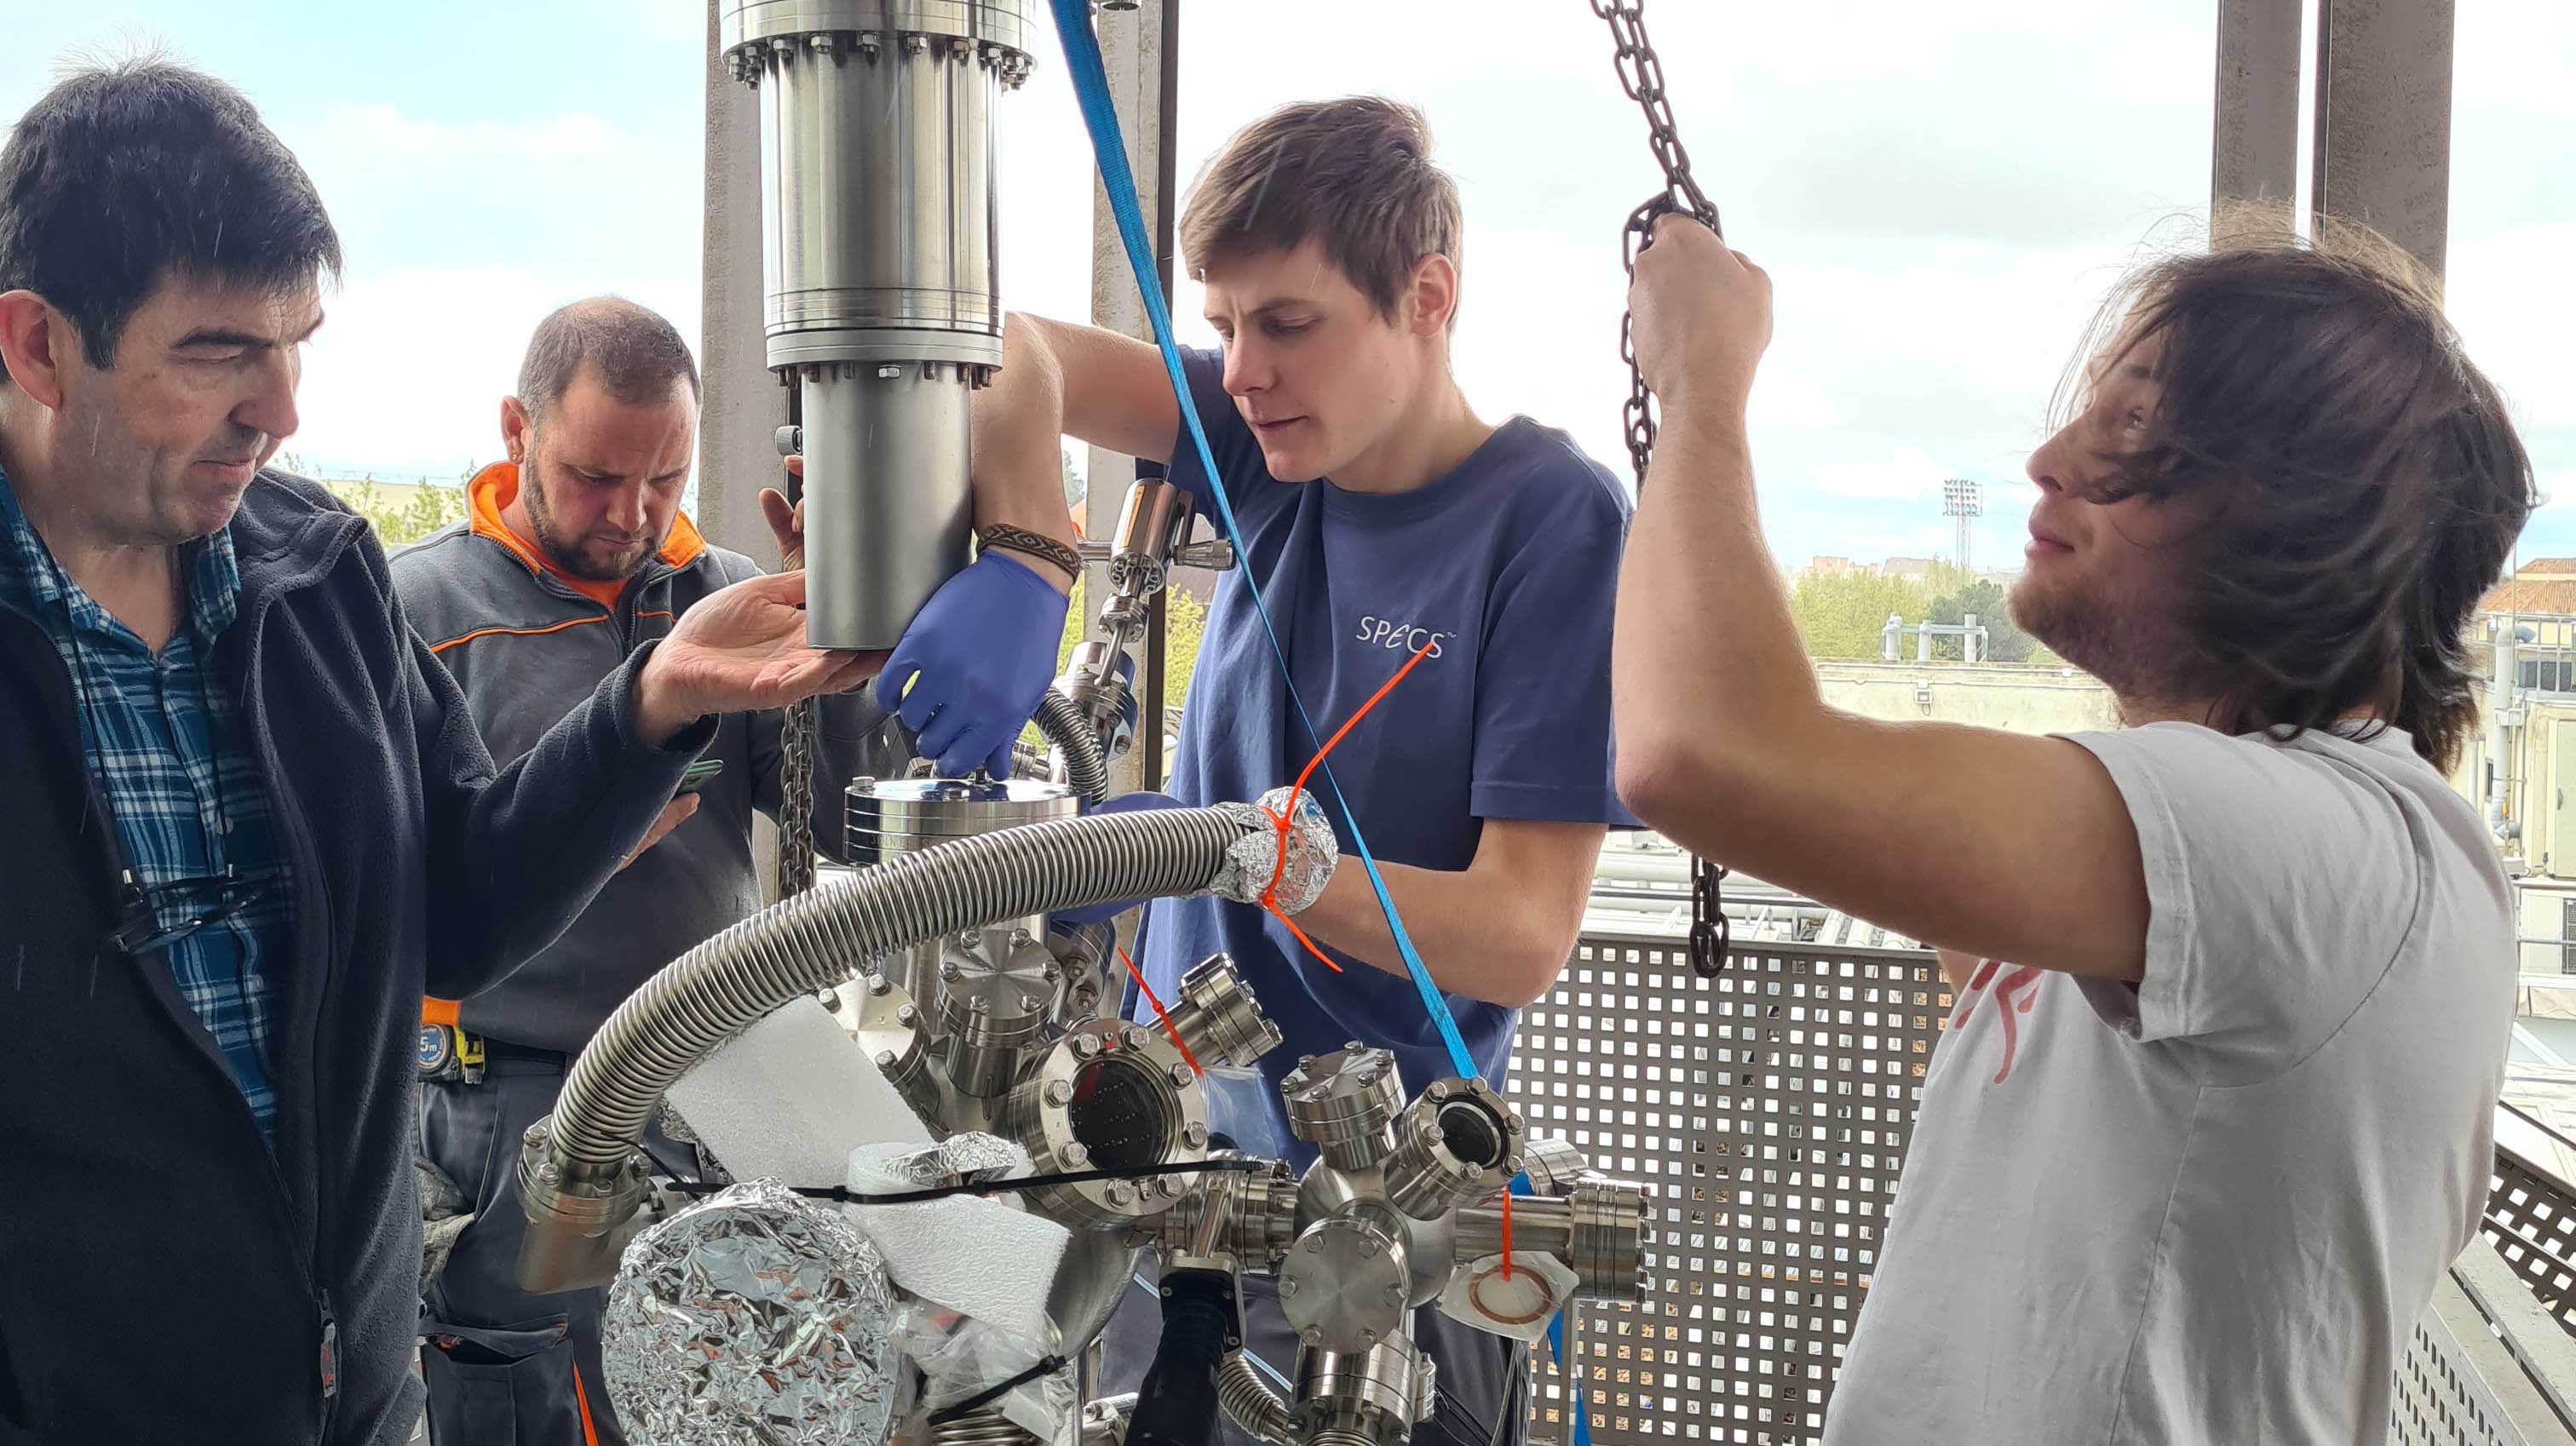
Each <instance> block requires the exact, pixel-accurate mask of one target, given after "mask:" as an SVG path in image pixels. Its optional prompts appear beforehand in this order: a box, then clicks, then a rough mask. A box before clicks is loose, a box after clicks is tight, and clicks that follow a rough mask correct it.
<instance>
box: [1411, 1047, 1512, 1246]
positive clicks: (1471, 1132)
mask: <svg viewBox="0 0 2576 1446" xmlns="http://www.w3.org/2000/svg"><path fill="white" fill-rule="evenodd" d="M1522 1133H1523V1126H1522V1124H1521V1117H1520V1115H1519V1113H1518V1112H1517V1111H1515V1110H1513V1109H1512V1107H1511V1106H1510V1105H1508V1104H1506V1103H1504V1102H1503V1097H1502V1096H1500V1095H1498V1094H1495V1093H1494V1091H1493V1088H1492V1087H1491V1086H1489V1085H1487V1084H1486V1083H1485V1082H1484V1081H1483V1080H1481V1079H1445V1080H1433V1081H1432V1082H1431V1084H1430V1086H1429V1087H1428V1088H1426V1089H1425V1090H1423V1092H1422V1097H1421V1098H1420V1099H1417V1100H1415V1101H1414V1102H1413V1103H1412V1105H1411V1106H1410V1107H1408V1108H1407V1109H1406V1110H1405V1112H1404V1117H1403V1118H1402V1119H1400V1120H1398V1121H1397V1122H1396V1127H1395V1140H1396V1144H1395V1153H1394V1154H1393V1155H1392V1156H1390V1157H1388V1159H1387V1162H1386V1196H1387V1199H1388V1200H1390V1201H1392V1202H1393V1203H1394V1205H1395V1208H1397V1209H1398V1210H1401V1211H1403V1212H1404V1213H1405V1214H1407V1215H1410V1216H1412V1217H1413V1218H1415V1219H1417V1220H1432V1219H1437V1218H1439V1217H1441V1216H1444V1215H1446V1214H1448V1213H1449V1212H1450V1211H1451V1210H1453V1209H1455V1208H1457V1207H1458V1206H1460V1205H1464V1204H1466V1203H1468V1202H1469V1201H1471V1200H1481V1199H1483V1198H1485V1197H1486V1196H1488V1195H1491V1194H1493V1193H1494V1192H1495V1191H1497V1190H1500V1189H1501V1188H1503V1185H1504V1182H1506V1181H1508V1180H1510V1179H1511V1178H1512V1177H1513V1176H1514V1175H1517V1174H1519V1173H1520V1172H1521V1138H1522Z"/></svg>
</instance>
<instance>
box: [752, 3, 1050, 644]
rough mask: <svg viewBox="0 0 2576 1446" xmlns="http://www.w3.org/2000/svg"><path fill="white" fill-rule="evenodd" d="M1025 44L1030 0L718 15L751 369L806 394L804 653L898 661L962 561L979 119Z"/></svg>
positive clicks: (983, 288) (988, 349)
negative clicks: (744, 171)
mask: <svg viewBox="0 0 2576 1446" xmlns="http://www.w3.org/2000/svg"><path fill="white" fill-rule="evenodd" d="M895 37H900V43H888V42H892V41H894V39H895ZM1031 40H1032V36H1031V34H1030V24H1029V14H1028V6H1027V0H724V3H722V4H721V5H720V6H719V9H718V17H717V48H718V50H719V51H720V52H721V53H722V54H723V55H724V56H725V58H726V65H727V68H728V70H729V71H730V72H731V73H732V74H734V75H735V76H737V77H738V78H739V79H740V80H742V81H743V82H744V83H745V84H748V85H750V86H752V87H753V88H755V89H756V90H757V91H758V92H759V93H760V154H761V202H762V206H761V210H762V220H761V241H762V255H763V267H762V270H763V282H764V290H765V292H766V296H767V301H766V307H765V310H766V318H765V320H766V329H767V332H768V358H767V359H768V363H769V365H770V367H771V369H772V370H774V371H776V372H778V373H779V375H780V377H781V378H782V379H783V380H786V381H789V382H791V383H792V384H794V385H796V386H798V387H799V388H800V389H801V395H800V401H801V408H800V422H801V428H802V433H803V447H804V452H805V484H804V485H805V498H806V522H805V533H806V537H807V539H808V542H807V552H806V556H807V565H808V578H807V592H806V636H807V639H808V641H810V642H812V643H813V644H814V645H815V646H817V647H834V648H888V647H892V646H894V644H895V642H896V641H897V640H898V639H899V638H900V637H901V636H902V634H903V630H904V627H905V625H906V624H907V623H909V622H910V621H911V619H912V615H913V614H914V613H915V612H916V611H918V610H919V609H920V607H921V605H922V604H923V603H924V602H926V601H928V600H929V598H930V595H931V593H933V592H935V591H936V590H937V589H938V587H939V585H940V584H941V583H943V582H945V581H947V579H948V578H949V577H950V576H951V575H952V574H954V573H955V572H956V571H957V570H958V569H960V568H962V567H964V566H965V565H966V550H967V539H968V530H969V521H970V511H969V503H968V490H967V451H968V412H969V401H968V399H969V397H970V395H971V394H972V391H973V389H974V388H976V387H978V386H981V385H983V384H984V383H985V382H986V381H987V380H989V378H990V377H991V374H992V372H993V369H994V368H996V367H998V366H1000V365H1001V361H1002V308H1001V303H1000V299H999V286H998V274H999V273H998V268H997V266H996V262H995V254H994V247H993V232H994V206H995V195H996V188H995V186H994V184H993V176H994V171H993V149H994V147H993V128H992V114H993V111H994V108H995V106H996V105H997V103H998V100H999V96H1000V92H1001V91H1002V90H1004V89H1008V88H1015V87H1017V86H1018V85H1019V83H1020V82H1021V81H1022V80H1024V79H1025V78H1026V77H1027V75H1028V73H1029V70H1030V65H1031V62H1030V54H1031Z"/></svg>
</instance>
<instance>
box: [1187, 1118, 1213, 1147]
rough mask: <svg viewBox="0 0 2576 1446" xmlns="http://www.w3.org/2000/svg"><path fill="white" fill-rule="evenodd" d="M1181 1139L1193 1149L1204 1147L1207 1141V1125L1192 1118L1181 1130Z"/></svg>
mask: <svg viewBox="0 0 2576 1446" xmlns="http://www.w3.org/2000/svg"><path fill="white" fill-rule="evenodd" d="M1181 1141H1182V1143H1184V1144H1186V1145H1188V1146H1189V1147H1190V1148H1191V1149H1193V1150H1199V1149H1205V1148H1206V1147H1207V1142H1208V1127H1207V1126H1205V1125H1203V1124H1200V1123H1199V1122H1198V1121H1196V1120H1192V1121H1191V1122H1190V1123H1189V1125H1188V1127H1187V1128H1185V1129H1183V1130H1182V1131H1181Z"/></svg>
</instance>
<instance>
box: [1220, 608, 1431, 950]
mask: <svg viewBox="0 0 2576 1446" xmlns="http://www.w3.org/2000/svg"><path fill="white" fill-rule="evenodd" d="M1438 641H1439V639H1437V638H1433V639H1431V640H1429V641H1427V642H1425V643H1424V644H1423V645H1422V646H1421V647H1418V648H1416V649H1414V650H1413V656H1412V657H1410V658H1407V659H1405V660H1404V666H1403V667H1401V668H1398V669H1396V670H1395V676H1394V677H1391V678H1389V679H1387V680H1386V681H1385V682H1383V683H1380V684H1378V687H1377V691H1376V692H1374V693H1371V694H1369V696H1368V701H1367V702H1365V703H1362V704H1361V705H1360V706H1359V707H1358V708H1357V709H1356V710H1354V711H1353V712H1352V714H1351V716H1350V717H1349V718H1348V719H1347V720H1345V721H1344V722H1343V724H1342V726H1341V727H1339V728H1336V729H1334V730H1333V736H1332V737H1330V738H1327V739H1325V740H1324V746H1323V747H1321V748H1318V749H1316V750H1315V756H1314V757H1312V758H1309V759H1307V760H1306V767H1305V768H1304V769H1303V770H1302V771H1300V772H1299V773H1298V775H1297V781H1296V782H1295V783H1294V784H1292V785H1290V786H1289V789H1288V806H1287V808H1286V809H1285V810H1284V811H1283V812H1280V813H1274V814H1271V815H1270V817H1271V820H1272V821H1273V822H1275V823H1277V824H1278V825H1279V844H1280V847H1279V851H1278V852H1279V858H1278V861H1277V862H1275V863H1273V864H1272V865H1271V866H1270V886H1269V887H1268V888H1266V889H1263V890H1262V891H1261V902H1262V903H1263V904H1264V905H1265V906H1267V907H1268V908H1269V909H1270V911H1271V912H1272V913H1274V914H1279V918H1280V921H1281V922H1283V923H1285V922H1286V921H1287V918H1288V916H1287V915H1286V914H1284V913H1280V911H1279V906H1278V905H1277V904H1276V903H1275V902H1273V900H1274V899H1276V897H1277V896H1278V893H1279V876H1280V875H1281V874H1283V873H1285V872H1287V869H1288V847H1287V844H1288V821H1289V820H1290V819H1292V818H1295V817H1296V816H1297V799H1298V796H1299V795H1301V794H1303V793H1304V792H1305V791H1306V780H1307V779H1309V778H1312V777H1314V776H1315V769H1316V766H1317V765H1319V764H1321V763H1322V762H1323V761H1324V755H1325V754H1327V753H1330V752H1332V751H1333V749H1334V748H1335V747H1336V746H1338V745H1339V744H1340V743H1341V741H1342V740H1343V739H1344V738H1347V737H1349V736H1350V731H1351V730H1352V729H1353V728H1356V727H1358V726H1359V722H1360V720H1361V719H1362V718H1365V717H1367V716H1368V715H1369V710H1370V709H1372V708H1374V707H1376V706H1377V705H1378V700H1379V699H1381V698H1384V697H1385V696H1386V695H1387V694H1388V693H1391V692H1393V691H1394V690H1395V685H1396V684H1398V683H1401V682H1403V681H1404V675H1405V674H1407V673H1410V672H1412V671H1413V665H1414V664H1416V663H1419V662H1421V661H1422V660H1423V659H1424V658H1425V657H1427V656H1429V654H1430V652H1431V645H1432V643H1436V642H1438ZM1266 811H1267V810H1265V812H1266ZM1288 928H1289V930H1290V931H1291V932H1295V931H1296V928H1297V926H1296V925H1294V924H1289V925H1288ZM1297 937H1298V938H1299V939H1300V940H1303V939H1305V937H1306V936H1305V935H1304V934H1302V933H1300V934H1298V935H1297ZM1306 947H1307V948H1309V949H1314V948H1315V946H1314V945H1313V944H1312V943H1308V944H1307V945H1306ZM1315 957H1316V958H1318V959H1323V958H1324V955H1323V951H1322V950H1319V949H1318V950H1315ZM1324 962H1325V963H1327V964H1333V961H1332V960H1330V959H1324ZM1341 967H1342V966H1340V965H1339V964H1333V972H1334V973H1336V974H1338V973H1340V972H1341Z"/></svg>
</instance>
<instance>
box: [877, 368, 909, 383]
mask: <svg viewBox="0 0 2576 1446" xmlns="http://www.w3.org/2000/svg"><path fill="white" fill-rule="evenodd" d="M902 379H903V368H901V367H899V366H894V365H892V364H888V365H886V366H881V367H879V368H877V380H879V381H885V382H892V381H900V380H902Z"/></svg>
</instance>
